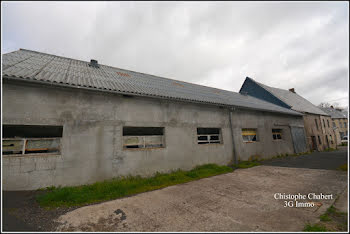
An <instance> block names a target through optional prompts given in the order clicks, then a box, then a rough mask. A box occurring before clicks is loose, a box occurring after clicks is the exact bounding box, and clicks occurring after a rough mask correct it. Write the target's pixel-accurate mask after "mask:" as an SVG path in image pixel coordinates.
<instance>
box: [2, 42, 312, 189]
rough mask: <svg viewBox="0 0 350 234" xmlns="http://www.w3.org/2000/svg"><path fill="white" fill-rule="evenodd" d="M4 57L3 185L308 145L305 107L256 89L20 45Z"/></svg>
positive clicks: (97, 177)
mask: <svg viewBox="0 0 350 234" xmlns="http://www.w3.org/2000/svg"><path fill="white" fill-rule="evenodd" d="M2 62H3V64H2V66H3V67H2V68H3V70H2V78H3V90H2V91H3V119H2V121H3V139H2V147H3V148H2V154H3V155H2V169H3V177H2V183H3V188H4V190H31V189H37V188H42V187H47V186H69V185H80V184H87V183H93V182H96V181H101V180H104V179H110V178H114V177H118V176H123V175H141V176H149V175H152V174H153V173H155V172H157V171H159V172H169V171H171V170H175V169H184V170H189V169H191V168H193V167H195V166H197V165H201V164H207V163H216V164H220V165H225V164H229V163H236V162H237V161H238V160H248V159H249V158H253V157H260V158H268V157H272V156H276V155H279V154H286V153H288V154H293V153H296V152H297V153H298V152H303V151H306V150H307V147H306V139H305V136H304V135H302V133H303V128H304V124H303V117H302V116H303V115H302V114H300V113H298V112H295V111H293V110H289V109H286V108H283V107H280V106H278V105H274V104H271V103H269V102H265V101H262V100H259V99H256V98H254V97H250V96H245V95H241V94H239V93H234V92H230V91H225V90H220V89H216V88H210V87H205V86H201V85H196V84H191V83H187V82H182V81H177V80H173V79H166V78H161V77H157V76H153V75H147V74H143V73H138V72H134V71H128V70H123V69H119V68H114V67H110V66H105V65H100V64H98V62H97V61H95V60H91V62H84V61H79V60H75V59H70V58H64V57H60V56H55V55H50V54H45V53H40V52H35V51H30V50H23V49H20V50H18V51H15V52H11V53H8V54H4V55H3V61H2ZM300 133H301V135H300ZM296 143H297V144H296Z"/></svg>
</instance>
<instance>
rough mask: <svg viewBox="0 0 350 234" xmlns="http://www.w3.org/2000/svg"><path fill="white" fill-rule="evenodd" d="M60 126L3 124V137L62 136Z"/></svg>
mask: <svg viewBox="0 0 350 234" xmlns="http://www.w3.org/2000/svg"><path fill="white" fill-rule="evenodd" d="M62 132H63V127H62V126H46V125H3V126H2V137H3V138H43V137H62Z"/></svg>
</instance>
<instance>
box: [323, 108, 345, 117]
mask: <svg viewBox="0 0 350 234" xmlns="http://www.w3.org/2000/svg"><path fill="white" fill-rule="evenodd" d="M320 109H321V110H322V111H324V112H326V113H327V114H329V115H330V116H331V118H332V119H346V118H348V117H347V115H346V113H344V112H342V111H338V110H336V109H334V108H331V107H320Z"/></svg>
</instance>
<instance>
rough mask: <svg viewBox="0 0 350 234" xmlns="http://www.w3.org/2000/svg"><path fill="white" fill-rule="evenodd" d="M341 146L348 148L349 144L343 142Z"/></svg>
mask: <svg viewBox="0 0 350 234" xmlns="http://www.w3.org/2000/svg"><path fill="white" fill-rule="evenodd" d="M340 146H348V143H346V142H343V143H341V145H340Z"/></svg>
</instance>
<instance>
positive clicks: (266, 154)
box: [232, 110, 303, 161]
mask: <svg viewBox="0 0 350 234" xmlns="http://www.w3.org/2000/svg"><path fill="white" fill-rule="evenodd" d="M290 125H295V126H303V120H302V117H300V118H296V117H290V116H287V115H277V114H271V113H266V112H256V111H247V110H244V111H243V110H239V111H235V112H234V114H233V123H232V126H233V130H234V141H235V145H236V147H237V155H238V158H239V159H240V160H242V161H245V160H249V159H254V158H270V157H273V156H278V155H280V154H286V153H288V154H293V153H294V147H293V141H292V136H291V130H290ZM242 128H255V129H257V139H258V140H257V141H256V142H251V143H248V142H243V140H242ZM273 128H277V129H282V140H273V138H272V129H273Z"/></svg>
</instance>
